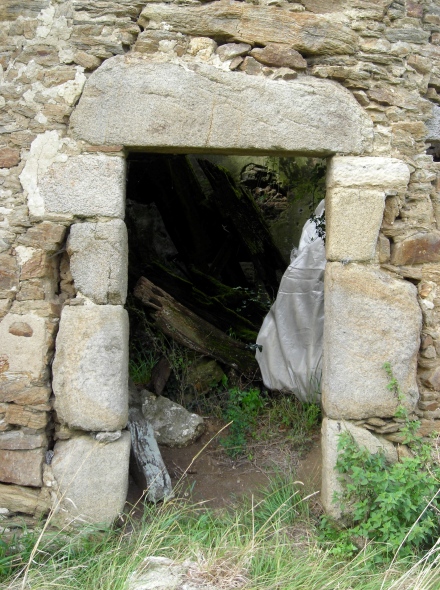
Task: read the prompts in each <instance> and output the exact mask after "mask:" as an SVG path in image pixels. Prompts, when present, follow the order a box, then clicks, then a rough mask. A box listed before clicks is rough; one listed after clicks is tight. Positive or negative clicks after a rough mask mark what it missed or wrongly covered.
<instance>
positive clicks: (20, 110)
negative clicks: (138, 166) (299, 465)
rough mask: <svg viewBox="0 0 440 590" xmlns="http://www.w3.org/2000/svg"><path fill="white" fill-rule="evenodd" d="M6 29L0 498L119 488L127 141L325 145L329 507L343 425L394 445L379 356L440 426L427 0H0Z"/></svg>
mask: <svg viewBox="0 0 440 590" xmlns="http://www.w3.org/2000/svg"><path fill="white" fill-rule="evenodd" d="M0 47H1V48H0V64H1V70H0V84H1V86H2V93H1V96H0V118H1V123H0V126H1V131H2V139H1V143H0V184H1V201H0V318H1V323H0V336H1V337H0V481H1V482H3V483H2V484H0V506H2V507H6V508H8V509H9V510H10V511H12V512H14V511H19V512H28V513H31V514H36V513H38V512H41V511H44V510H45V509H46V510H47V508H48V506H49V505H50V503H51V502H54V501H55V502H56V501H57V500H58V501H60V502H59V507H61V510H64V511H65V513H67V514H69V515H70V516H72V517H76V516H78V515H80V516H81V517H85V518H89V519H98V520H111V519H112V518H113V517H114V515H115V514H116V513H117V512H118V510H120V509H121V508H122V504H123V496H124V490H125V489H126V485H127V463H128V448H129V440H128V435H127V434H126V433H122V435H119V434H118V432H119V431H120V430H121V429H122V428H123V427H124V425H125V421H126V404H127V401H126V398H127V393H126V370H127V369H126V365H127V362H126V349H127V334H126V329H125V328H124V326H125V325H126V318H125V312H124V310H123V308H122V306H123V304H124V302H125V290H126V237H125V226H124V224H123V222H122V221H121V220H122V219H123V215H124V174H125V169H124V154H125V151H124V150H126V149H128V148H142V147H144V148H145V149H152V148H153V147H154V148H155V149H156V150H167V149H168V150H170V151H175V150H176V149H177V150H180V151H183V152H184V151H185V149H186V150H187V151H202V150H204V151H205V152H206V151H207V150H208V151H209V150H215V151H217V152H218V151H222V150H223V151H224V152H228V151H229V152H231V151H238V152H245V153H272V154H278V155H281V154H289V153H291V154H310V155H320V156H329V157H330V156H333V155H335V154H336V157H334V158H333V159H332V162H331V163H330V166H329V175H328V195H327V201H328V202H327V211H328V220H327V223H328V229H329V240H328V244H327V248H328V250H327V254H328V259H329V261H330V264H329V265H328V269H327V279H326V306H327V310H326V313H327V322H326V337H325V338H326V341H325V376H324V392H323V393H324V410H325V413H326V415H327V418H326V420H325V423H324V439H323V440H324V443H325V444H324V463H325V468H326V477H325V478H324V489H323V492H324V493H323V497H324V502H325V503H326V506H327V508H328V509H329V510H330V511H331V510H332V505H331V494H332V491H333V490H334V488H335V485H336V484H335V482H334V479H332V477H331V467H332V465H333V464H334V460H335V441H336V439H337V433H338V432H339V431H340V430H341V428H346V427H349V428H351V429H352V431H353V432H354V433H359V432H360V433H361V435H362V436H361V435H359V437H360V438H361V439H362V440H364V438H368V437H370V439H368V440H370V443H371V445H370V446H371V448H378V445H379V444H380V445H385V446H387V448H389V445H390V444H391V445H392V449H394V451H396V449H398V447H397V446H393V445H397V444H398V442H399V441H400V435H399V428H400V425H399V422H398V421H396V420H395V419H394V418H393V414H394V410H395V407H396V404H397V402H396V400H394V399H392V398H390V397H389V396H388V397H387V391H386V375H385V374H384V373H383V371H382V370H381V366H382V364H383V362H385V361H387V360H389V361H390V362H391V363H392V365H393V368H394V369H395V372H396V375H397V377H398V378H399V381H400V382H401V385H402V388H403V389H404V391H405V394H406V396H407V404H408V406H409V408H410V410H411V412H413V414H414V415H416V416H417V417H418V418H419V419H420V420H421V424H422V426H421V433H422V434H423V435H428V434H429V433H430V432H432V431H437V432H440V330H439V319H438V314H439V310H440V297H439V296H437V288H439V287H440V266H439V264H438V263H439V262H440V225H439V226H438V224H439V223H440V219H439V217H440V162H439V163H437V162H434V161H433V158H432V156H431V155H428V154H427V152H426V150H427V148H428V147H429V145H430V144H436V143H438V142H440V124H439V121H440V115H439V113H440V106H439V104H440V95H439V94H438V92H440V8H439V7H438V5H437V4H436V2H433V1H430V0H420V1H419V2H415V1H409V0H408V1H405V0H395V1H390V0H302V2H297V3H295V2H285V1H283V0H278V1H277V0H262V1H261V2H258V1H254V2H249V3H248V2H237V1H233V2H224V1H223V0H219V1H213V2H198V1H197V0H193V1H191V0H189V1H188V2H186V3H181V2H165V3H160V2H150V3H146V2H136V1H133V0H119V1H117V2H116V1H106V0H100V1H99V2H93V1H89V0H87V1H85V0H65V1H63V0H27V1H21V2H17V1H15V0H4V1H3V2H2V5H1V7H0ZM95 70H97V71H96V72H95ZM94 72H95V73H94ZM78 101H80V102H79V104H78ZM77 104H78V106H76V105H77ZM164 105H166V107H165V106H164ZM72 114H73V116H72ZM71 116H72V118H71ZM171 123H173V124H171ZM188 130H189V131H190V132H188ZM427 140H428V143H427ZM173 148H174V150H173ZM417 302H418V303H417ZM62 310H63V311H62ZM61 312H62V315H61ZM60 317H61V318H62V319H61V328H60V332H59V337H58V340H57V355H56V359H55V362H54V365H53V372H54V378H53V379H52V357H53V353H54V347H55V338H56V336H57V333H58V328H59V324H60ZM422 322H423V323H422ZM420 333H421V347H420V351H419V345H420ZM106 347H107V349H109V350H110V349H111V352H109V354H101V355H99V354H98V352H96V351H102V350H104V351H105V350H107V349H106ZM93 351H95V352H93ZM418 353H419V354H418ZM93 355H95V356H93ZM97 358H98V359H99V361H100V362H102V363H104V364H103V365H102V366H99V367H98V366H97V365H96V362H95V361H96V359H97ZM90 359H92V360H90ZM93 359H95V361H94V360H93ZM417 359H418V361H417ZM417 363H418V364H417ZM416 367H418V370H417V375H416ZM52 383H53V391H54V392H55V397H54V396H53V391H52ZM368 431H370V432H368ZM103 432H106V433H110V434H105V435H104V434H102V433H103ZM91 433H92V434H91ZM115 433H116V434H115ZM362 437H363V438H362ZM111 441H113V442H111ZM54 445H55V446H54ZM391 455H393V452H391V450H390V456H391ZM53 456H54V458H53V461H52V457H53ZM393 456H394V455H393ZM108 473H111V474H112V480H111V481H109V480H108ZM106 474H107V476H106ZM97 489H99V490H101V491H100V492H99V495H97V492H96V490H97ZM93 496H94V498H93ZM72 503H73V504H72ZM72 505H75V506H76V509H72ZM97 507H99V511H97ZM333 510H335V509H334V508H333ZM336 512H337V511H336Z"/></svg>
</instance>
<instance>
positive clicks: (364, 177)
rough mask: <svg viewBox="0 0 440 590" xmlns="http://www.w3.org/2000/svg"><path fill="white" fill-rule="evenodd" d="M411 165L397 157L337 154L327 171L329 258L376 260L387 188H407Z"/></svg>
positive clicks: (400, 189) (327, 242)
mask: <svg viewBox="0 0 440 590" xmlns="http://www.w3.org/2000/svg"><path fill="white" fill-rule="evenodd" d="M409 174H410V173H409V169H408V166H407V165H406V164H405V163H404V162H402V161H401V160H398V159H396V158H382V157H363V158H357V157H351V156H348V157H338V156H336V157H334V158H332V159H331V161H330V165H329V167H328V170H327V198H326V222H327V241H326V253H327V258H328V260H341V261H342V260H345V261H359V262H361V261H369V260H373V259H374V256H375V252H376V244H377V239H378V236H379V229H380V226H381V224H382V219H383V214H384V206H385V196H386V192H387V191H390V190H392V191H404V190H405V189H406V187H407V185H408V181H409Z"/></svg>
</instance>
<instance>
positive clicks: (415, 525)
mask: <svg viewBox="0 0 440 590" xmlns="http://www.w3.org/2000/svg"><path fill="white" fill-rule="evenodd" d="M384 369H385V371H386V372H387V374H388V376H389V378H390V381H389V384H388V389H390V391H393V392H394V393H395V394H396V397H397V400H398V407H397V411H396V415H398V416H399V417H400V418H404V419H405V423H404V427H403V429H402V432H403V434H404V438H405V442H406V443H407V444H408V446H409V447H410V448H411V449H412V450H413V452H414V455H413V456H408V457H404V458H403V459H401V460H400V461H398V462H396V463H394V464H392V465H389V464H387V462H386V460H385V455H384V453H383V452H378V453H375V454H370V452H369V451H368V450H367V449H366V448H362V447H359V446H358V444H357V443H356V441H355V440H354V438H353V437H352V435H351V434H350V433H349V432H347V431H346V432H343V433H341V435H340V437H339V443H338V459H337V463H336V470H337V471H338V473H339V474H340V478H339V481H340V482H341V484H342V486H343V492H342V493H341V494H336V495H335V498H334V501H335V502H339V503H340V505H341V509H342V511H343V513H344V512H345V520H346V522H347V523H348V524H347V526H346V527H345V528H342V527H341V525H340V524H339V525H338V524H337V523H334V522H332V521H331V520H330V519H328V518H326V517H325V518H323V520H322V523H321V530H322V531H323V538H324V539H326V540H330V541H332V542H334V543H335V547H334V548H333V552H334V553H341V554H351V553H356V552H357V551H358V550H359V548H361V547H362V546H363V545H365V544H366V543H367V542H369V541H375V542H376V543H379V551H378V552H377V554H376V561H386V560H387V559H388V558H389V557H391V556H393V555H394V554H396V552H399V556H400V557H405V556H409V555H411V554H412V553H414V552H416V553H417V552H419V551H421V550H424V549H428V548H429V547H432V546H433V545H434V544H435V542H436V540H437V539H438V536H439V531H440V465H438V464H436V463H435V462H434V461H433V460H432V446H431V445H430V444H428V443H426V442H424V441H423V440H422V439H421V438H420V437H418V436H417V435H416V434H415V432H416V430H417V428H418V425H419V423H418V422H417V421H411V420H410V419H409V417H408V412H407V410H406V408H405V407H404V406H403V401H404V396H403V395H402V393H401V391H400V388H399V385H398V383H397V380H396V379H395V377H394V375H393V373H392V370H391V367H390V365H389V363H387V364H386V365H385V366H384ZM348 508H349V509H348ZM347 509H348V510H347Z"/></svg>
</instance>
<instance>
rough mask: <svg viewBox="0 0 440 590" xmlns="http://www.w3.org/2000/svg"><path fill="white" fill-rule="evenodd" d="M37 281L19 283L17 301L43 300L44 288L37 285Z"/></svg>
mask: <svg viewBox="0 0 440 590" xmlns="http://www.w3.org/2000/svg"><path fill="white" fill-rule="evenodd" d="M38 280H39V279H33V280H32V281H21V283H20V291H19V292H18V293H17V296H16V300H17V301H30V300H34V301H35V300H40V301H41V300H43V299H44V297H45V291H44V286H43V285H41V284H37V283H36V281H38Z"/></svg>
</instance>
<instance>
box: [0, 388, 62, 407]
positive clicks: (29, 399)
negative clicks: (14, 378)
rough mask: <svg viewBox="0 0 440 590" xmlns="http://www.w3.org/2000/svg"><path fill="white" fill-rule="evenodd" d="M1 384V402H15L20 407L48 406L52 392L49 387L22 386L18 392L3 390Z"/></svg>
mask: <svg viewBox="0 0 440 590" xmlns="http://www.w3.org/2000/svg"><path fill="white" fill-rule="evenodd" d="M1 385H2V384H1V383H0V402H14V404H17V405H20V406H37V405H40V404H47V403H48V401H49V398H50V394H51V390H50V389H49V387H28V388H23V387H22V386H20V387H19V388H18V389H17V390H8V389H7V388H2V386H1Z"/></svg>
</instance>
